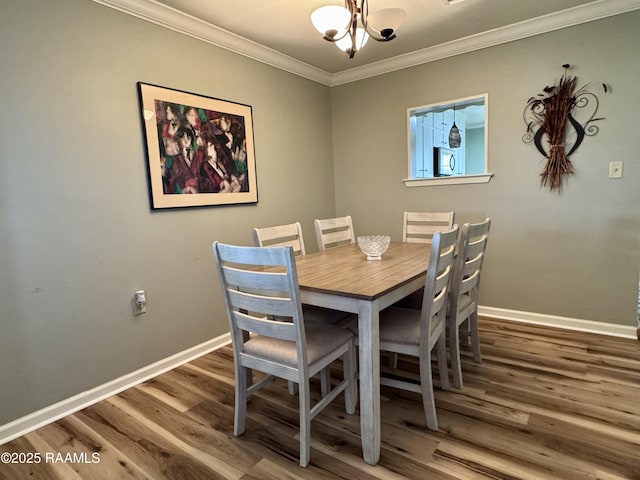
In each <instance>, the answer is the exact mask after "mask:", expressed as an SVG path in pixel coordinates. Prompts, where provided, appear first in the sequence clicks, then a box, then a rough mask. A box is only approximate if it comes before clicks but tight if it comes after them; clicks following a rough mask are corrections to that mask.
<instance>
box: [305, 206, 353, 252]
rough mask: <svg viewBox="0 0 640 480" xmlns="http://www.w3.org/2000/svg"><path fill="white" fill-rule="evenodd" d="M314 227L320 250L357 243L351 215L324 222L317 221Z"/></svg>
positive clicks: (324, 220) (323, 220)
mask: <svg viewBox="0 0 640 480" xmlns="http://www.w3.org/2000/svg"><path fill="white" fill-rule="evenodd" d="M314 225H315V229H316V240H317V241H318V248H319V249H320V250H326V249H327V248H332V247H337V246H340V245H346V244H349V243H355V241H356V237H355V235H354V233H353V222H352V221H351V216H350V215H347V216H346V217H336V218H325V219H322V220H318V219H316V220H315V221H314Z"/></svg>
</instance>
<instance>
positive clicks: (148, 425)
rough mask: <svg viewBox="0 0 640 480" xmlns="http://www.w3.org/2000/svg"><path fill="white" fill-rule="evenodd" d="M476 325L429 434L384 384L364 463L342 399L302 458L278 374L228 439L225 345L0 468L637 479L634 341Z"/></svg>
mask: <svg viewBox="0 0 640 480" xmlns="http://www.w3.org/2000/svg"><path fill="white" fill-rule="evenodd" d="M480 326H481V339H482V348H483V355H484V362H483V363H482V364H481V365H476V364H474V363H473V362H472V361H471V359H470V357H469V356H467V353H466V352H465V358H464V363H463V373H464V381H465V387H464V390H462V391H455V390H452V391H448V392H444V391H441V390H439V389H436V402H437V408H438V420H439V422H440V430H439V431H438V432H431V431H429V430H427V429H426V428H425V426H424V424H425V420H424V416H423V410H422V405H421V403H420V399H419V397H417V396H415V395H413V394H411V393H408V392H401V391H396V390H391V389H387V388H385V387H383V388H382V420H383V424H382V450H381V458H380V463H379V464H378V466H376V467H371V466H369V465H367V464H365V463H364V462H363V461H362V456H361V449H360V438H359V436H358V434H359V430H360V427H359V421H360V420H359V417H358V415H357V414H356V415H353V416H350V415H346V414H345V413H344V402H343V398H342V396H340V397H338V399H337V400H336V401H335V402H334V403H333V404H332V405H331V406H330V407H328V409H326V410H325V411H324V412H323V413H321V414H320V415H319V416H318V417H316V418H315V419H314V421H313V422H312V429H311V436H312V450H311V463H310V465H309V467H307V468H306V469H303V468H300V467H299V466H298V439H297V437H296V435H297V430H298V425H297V422H298V412H297V397H291V396H290V395H289V394H288V393H287V385H286V383H285V382H284V381H276V382H273V383H271V384H270V385H269V386H268V387H265V388H264V389H262V390H261V391H260V393H258V395H257V396H255V397H253V399H252V401H251V404H250V406H249V412H248V422H247V431H246V433H245V434H244V435H243V436H241V437H238V438H235V437H234V436H233V434H232V429H233V402H234V395H233V371H232V364H233V359H232V352H231V349H230V347H225V348H223V349H221V350H218V351H216V352H213V353H211V354H208V355H206V356H204V357H202V358H200V359H198V360H196V361H193V362H191V363H189V364H186V365H184V366H182V367H180V368H178V369H176V370H173V371H171V372H168V373H166V374H163V375H161V376H159V377H157V378H155V379H153V380H151V381H148V382H146V383H144V384H141V385H139V386H137V387H134V388H131V389H129V390H126V391H125V392H123V393H121V394H119V395H116V396H113V397H111V398H109V399H107V400H104V401H102V402H100V403H98V404H95V405H93V406H91V407H88V408H86V409H84V410H82V411H81V412H78V413H76V414H74V415H70V416H68V417H66V418H64V419H62V420H60V421H58V422H55V423H53V424H51V425H48V426H46V427H43V428H41V429H39V430H37V431H35V432H32V433H29V434H27V435H25V436H24V437H21V438H19V439H16V440H14V441H12V442H10V443H8V444H5V445H3V446H1V447H0V452H7V451H8V452H17V453H29V452H32V453H33V452H37V453H40V454H41V455H42V461H41V463H39V464H30V465H15V464H0V478H1V479H11V480H16V479H64V480H69V479H91V480H94V479H115V478H121V479H139V478H148V479H171V480H182V479H218V478H228V479H243V480H250V479H260V480H265V479H277V480H282V479H296V478H301V479H320V478H346V479H349V480H362V479H402V478H413V479H420V480H425V479H442V480H444V479H447V480H451V479H487V478H490V479H509V480H512V479H531V480H546V479H548V480H572V479H587V480H614V479H616V480H619V479H640V342H637V341H634V340H624V339H616V338H610V337H603V336H599V335H595V334H583V333H576V332H568V331H562V330H554V329H550V328H543V327H537V326H528V325H523V324H516V323H509V322H504V321H497V320H491V319H481V324H480ZM399 367H400V368H406V369H412V370H413V371H414V372H415V364H413V363H407V362H406V361H405V362H402V361H401V362H400V364H399ZM313 389H314V390H315V391H319V385H318V384H315V385H314V386H313ZM47 452H49V453H54V454H59V456H57V457H54V459H56V460H59V462H57V463H53V462H50V461H47V462H45V458H44V455H45V454H46V453H47ZM94 452H98V453H99V458H96V457H92V454H93V453H94ZM65 455H69V456H67V457H65ZM73 455H75V456H76V459H75V460H76V462H75V463H72V462H71V463H70V462H68V460H70V459H71V460H73V458H70V457H72V456H73ZM50 459H51V458H50ZM50 459H49V460H50ZM96 459H97V460H99V461H98V462H97V463H92V461H95V460H96ZM63 460H67V461H66V462H65V461H63Z"/></svg>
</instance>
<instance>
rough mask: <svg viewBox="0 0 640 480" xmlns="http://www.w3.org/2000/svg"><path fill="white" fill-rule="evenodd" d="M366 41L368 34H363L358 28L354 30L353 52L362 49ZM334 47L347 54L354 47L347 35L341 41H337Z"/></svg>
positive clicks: (361, 29) (362, 30)
mask: <svg viewBox="0 0 640 480" xmlns="http://www.w3.org/2000/svg"><path fill="white" fill-rule="evenodd" d="M368 40H369V34H368V33H367V32H365V30H364V28H358V29H357V30H356V43H355V51H356V52H357V51H358V50H360V49H361V48H362V47H364V46H365V45H366V43H367V41H368ZM336 46H337V47H338V48H339V49H340V50H342V51H343V52H349V50H350V49H351V48H353V47H354V45H353V44H352V42H351V36H350V35H347V36H345V37H344V38H343V39H342V40H339V41H337V42H336Z"/></svg>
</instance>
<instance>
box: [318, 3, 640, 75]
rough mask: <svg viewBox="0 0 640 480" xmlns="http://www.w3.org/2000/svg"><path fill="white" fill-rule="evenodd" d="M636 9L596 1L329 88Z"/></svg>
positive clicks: (381, 66) (428, 51) (396, 61)
mask: <svg viewBox="0 0 640 480" xmlns="http://www.w3.org/2000/svg"><path fill="white" fill-rule="evenodd" d="M638 9H640V0H598V1H596V2H593V3H589V4H587V5H581V6H577V7H573V8H568V9H566V10H561V11H560V12H556V13H552V14H548V15H543V16H541V17H536V18H532V19H530V20H525V21H522V22H518V23H514V24H512V25H507V26H505V27H501V28H496V29H494V30H488V31H486V32H482V33H478V34H476V35H470V36H468V37H464V38H460V39H457V40H453V41H451V42H447V43H442V44H440V45H435V46H433V47H429V48H425V49H422V50H417V51H415V52H410V53H406V54H404V55H398V56H397V57H394V58H390V59H387V60H381V61H379V62H375V63H370V64H368V65H363V66H362V67H356V68H352V69H350V70H344V71H342V72H338V73H335V74H333V76H332V82H331V86H336V85H341V84H344V83H350V82H355V81H357V80H363V79H365V78H369V77H374V76H376V75H382V74H384V73H390V72H394V71H396V70H402V69H404V68H409V67H414V66H417V65H422V64H425V63H429V62H434V61H436V60H441V59H444V58H448V57H454V56H456V55H462V54H463V53H469V52H473V51H475V50H481V49H483V48H488V47H493V46H496V45H501V44H504V43H509V42H513V41H516V40H521V39H523V38H527V37H532V36H535V35H540V34H543V33H548V32H553V31H555V30H561V29H563V28H567V27H572V26H575V25H580V24H582V23H588V22H592V21H594V20H600V19H602V18H607V17H612V16H615V15H620V14H622V13H627V12H631V11H633V10H638Z"/></svg>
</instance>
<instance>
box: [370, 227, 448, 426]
mask: <svg viewBox="0 0 640 480" xmlns="http://www.w3.org/2000/svg"><path fill="white" fill-rule="evenodd" d="M457 235H458V227H457V226H456V227H454V228H453V229H452V230H449V231H447V232H436V233H435V234H434V235H433V239H432V242H431V253H430V256H429V265H428V269H427V276H426V280H425V286H424V293H423V301H422V309H421V310H416V309H413V308H402V307H396V306H391V307H389V308H386V309H385V310H383V311H382V312H380V350H381V351H387V352H392V353H396V354H404V355H411V356H414V357H418V359H419V365H420V384H416V383H412V382H409V381H405V380H401V379H399V378H398V376H397V375H396V376H394V377H393V378H391V377H385V376H382V375H381V377H380V384H381V385H387V386H390V387H395V388H400V389H403V390H409V391H412V392H416V393H421V394H422V403H423V406H424V411H425V417H426V421H427V427H429V428H430V429H431V430H437V429H438V420H437V417H436V404H435V399H434V394H433V379H432V377H431V352H432V351H433V350H434V348H435V349H437V359H438V370H439V372H440V385H441V387H442V388H443V389H444V390H446V389H448V388H449V373H448V368H447V345H446V328H445V327H446V309H447V296H448V292H449V276H450V274H451V271H452V270H453V256H454V249H455V244H456V239H457Z"/></svg>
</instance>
